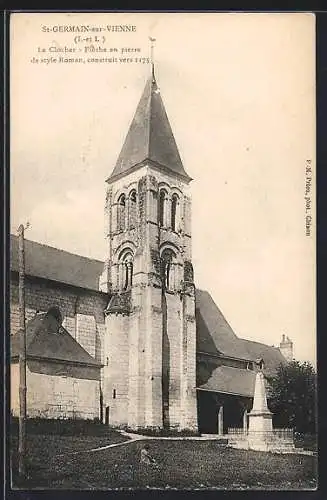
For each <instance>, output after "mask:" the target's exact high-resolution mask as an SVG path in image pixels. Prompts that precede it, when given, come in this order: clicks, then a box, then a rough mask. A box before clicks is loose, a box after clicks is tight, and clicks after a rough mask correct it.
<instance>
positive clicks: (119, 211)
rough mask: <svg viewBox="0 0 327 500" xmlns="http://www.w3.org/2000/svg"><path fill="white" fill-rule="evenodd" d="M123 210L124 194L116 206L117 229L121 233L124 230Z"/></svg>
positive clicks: (124, 204) (124, 205) (124, 203)
mask: <svg viewBox="0 0 327 500" xmlns="http://www.w3.org/2000/svg"><path fill="white" fill-rule="evenodd" d="M125 208H126V197H125V195H124V194H121V195H120V196H119V198H118V205H117V229H118V230H122V231H123V230H124V229H125Z"/></svg>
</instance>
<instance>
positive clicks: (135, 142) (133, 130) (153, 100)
mask: <svg viewBox="0 0 327 500" xmlns="http://www.w3.org/2000/svg"><path fill="white" fill-rule="evenodd" d="M146 164H149V165H151V166H152V167H154V168H158V169H160V170H164V171H166V172H168V173H172V174H174V175H175V176H177V177H179V178H181V179H183V180H184V181H186V182H190V181H191V180H192V179H191V177H190V176H189V175H188V174H187V173H186V172H185V170H184V166H183V164H182V160H181V158H180V155H179V152H178V148H177V144H176V141H175V138H174V135H173V132H172V130H171V126H170V123H169V120H168V117H167V114H166V110H165V107H164V104H163V101H162V98H161V95H160V89H159V87H158V85H157V82H156V78H155V74H154V65H153V63H152V64H151V75H150V76H149V78H148V81H147V83H146V85H145V89H144V91H143V95H142V97H141V99H140V102H139V104H138V106H137V108H136V112H135V115H134V118H133V120H132V123H131V125H130V127H129V130H128V133H127V136H126V139H125V142H124V144H123V147H122V150H121V152H120V155H119V157H118V160H117V163H116V165H115V168H114V169H113V171H112V173H111V175H110V176H109V178H108V179H107V182H108V183H111V182H112V181H114V180H116V179H117V178H119V177H122V176H124V175H127V174H129V173H130V172H132V171H134V170H136V169H138V168H140V167H142V166H144V165H146Z"/></svg>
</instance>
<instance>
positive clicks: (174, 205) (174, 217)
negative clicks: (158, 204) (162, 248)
mask: <svg viewBox="0 0 327 500" xmlns="http://www.w3.org/2000/svg"><path fill="white" fill-rule="evenodd" d="M178 202H179V198H178V196H177V194H174V195H173V197H172V199H171V229H172V230H173V231H177V229H178V213H177V212H178Z"/></svg>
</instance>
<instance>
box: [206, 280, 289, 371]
mask: <svg viewBox="0 0 327 500" xmlns="http://www.w3.org/2000/svg"><path fill="white" fill-rule="evenodd" d="M196 324H197V351H198V352H205V353H208V354H213V355H215V354H222V355H225V356H228V357H232V358H238V359H244V360H249V361H256V360H257V359H258V358H262V359H263V361H264V366H265V373H267V374H272V373H273V372H275V370H276V369H277V367H278V365H279V364H280V363H285V361H286V360H285V358H284V356H283V355H282V354H281V352H280V350H279V349H278V348H276V347H271V346H268V345H266V344H262V343H260V342H254V341H252V340H245V339H241V338H239V337H237V335H236V334H235V333H234V331H233V330H232V328H231V326H230V325H229V323H228V322H227V320H226V318H225V317H224V316H223V314H222V312H221V311H220V309H219V308H218V306H217V305H216V303H215V302H214V300H213V299H212V297H211V295H210V294H209V292H207V291H203V290H196Z"/></svg>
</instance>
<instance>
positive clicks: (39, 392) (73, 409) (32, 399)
mask: <svg viewBox="0 0 327 500" xmlns="http://www.w3.org/2000/svg"><path fill="white" fill-rule="evenodd" d="M99 379H100V369H99V368H93V367H82V366H74V365H67V364H60V363H52V362H49V361H37V360H34V361H28V362H27V370H26V384H27V393H26V398H27V415H28V416H29V417H41V418H82V419H95V418H99V417H100V382H99ZM10 392H11V411H12V412H13V414H14V415H15V416H18V414H19V364H18V363H12V364H11V391H10Z"/></svg>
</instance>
